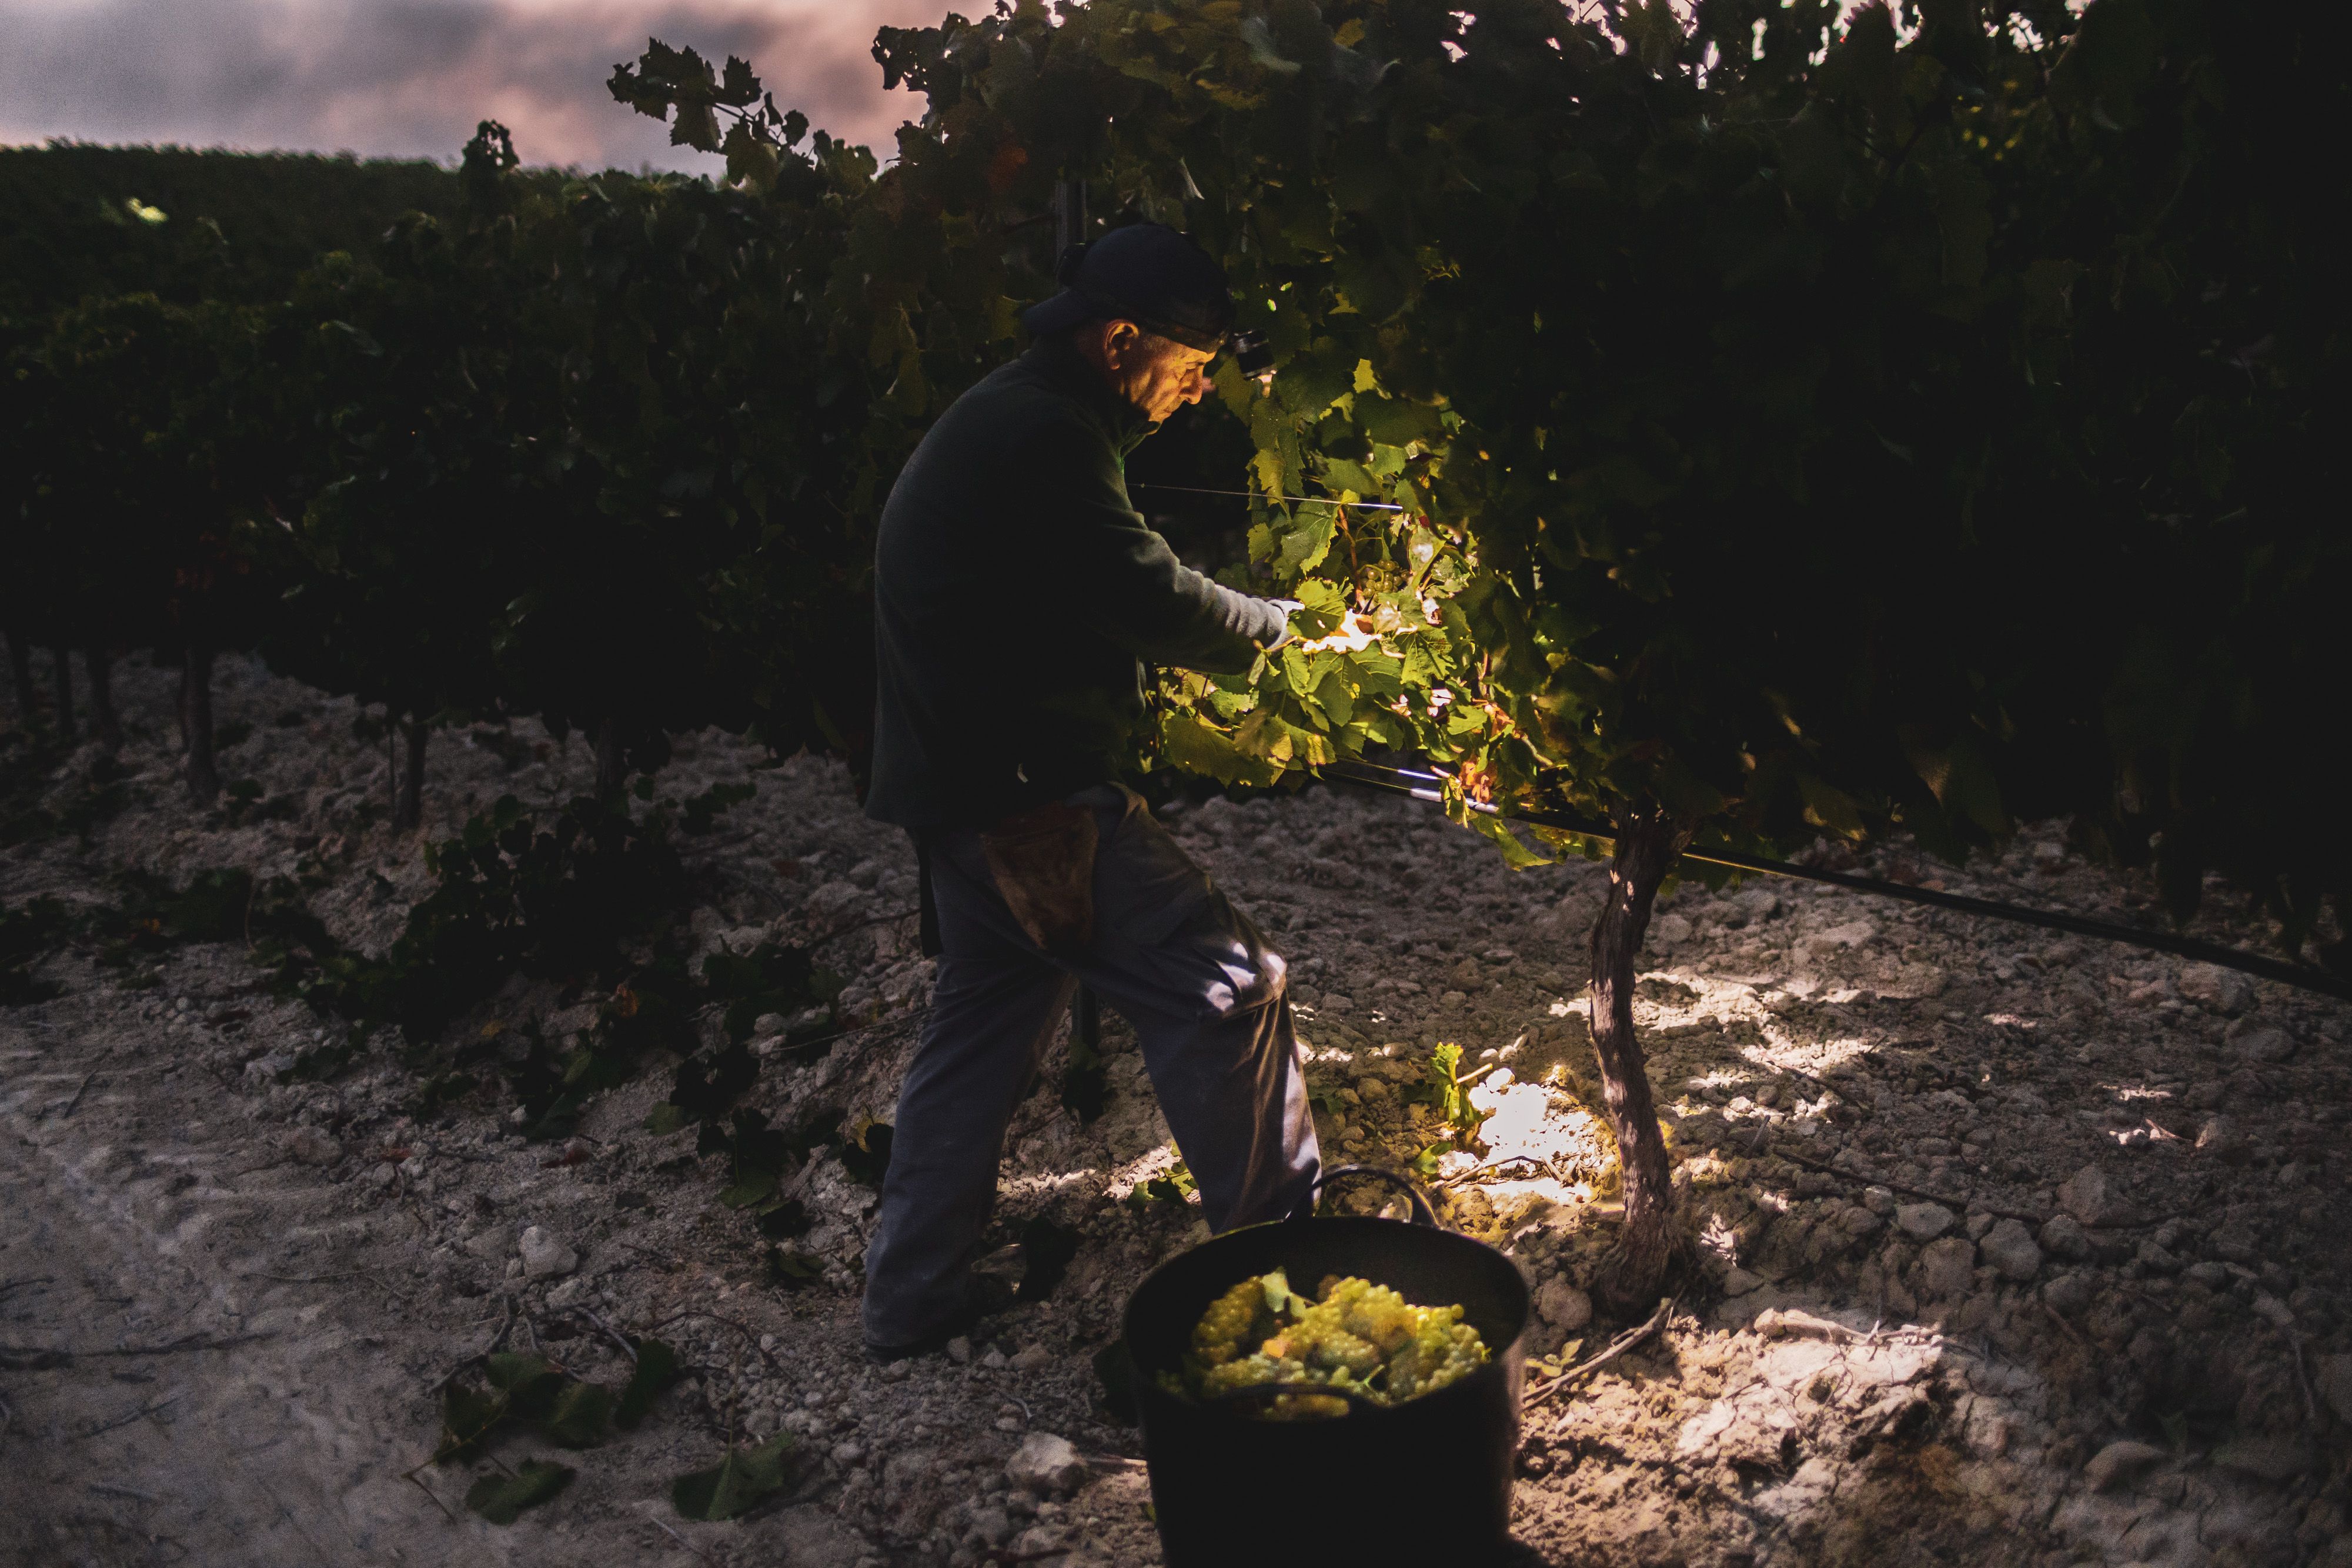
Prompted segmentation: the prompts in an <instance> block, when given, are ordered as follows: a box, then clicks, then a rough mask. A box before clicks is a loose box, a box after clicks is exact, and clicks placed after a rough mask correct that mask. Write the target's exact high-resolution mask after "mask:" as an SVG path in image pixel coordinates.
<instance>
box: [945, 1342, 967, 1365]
mask: <svg viewBox="0 0 2352 1568" xmlns="http://www.w3.org/2000/svg"><path fill="white" fill-rule="evenodd" d="M948 1359H949V1360H950V1361H952V1362H954V1363H955V1364H957V1365H958V1366H965V1365H969V1364H971V1341H970V1340H968V1339H966V1338H965V1337H964V1336H963V1335H961V1334H958V1335H956V1336H955V1338H953V1339H951V1340H950V1341H948Z"/></svg>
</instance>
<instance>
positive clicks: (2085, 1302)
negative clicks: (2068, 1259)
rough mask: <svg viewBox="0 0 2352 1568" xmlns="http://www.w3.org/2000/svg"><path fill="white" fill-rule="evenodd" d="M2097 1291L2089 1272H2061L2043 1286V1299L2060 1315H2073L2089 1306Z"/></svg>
mask: <svg viewBox="0 0 2352 1568" xmlns="http://www.w3.org/2000/svg"><path fill="white" fill-rule="evenodd" d="M2097 1291H2098V1287H2097V1285H2096V1284H2095V1283H2094V1282H2093V1281H2092V1279H2091V1276H2090V1275H2088V1274H2083V1273H2075V1274H2061V1275H2059V1276H2058V1277H2057V1278H2056V1279H2054V1280H2053V1281H2050V1282H2049V1283H2048V1284H2046V1285H2044V1286H2042V1300H2043V1301H2047V1302H2048V1303H2050V1306H2051V1308H2052V1310H2053V1311H2055V1312H2058V1313H2059V1314H2060V1315H2062V1316H2066V1317H2072V1316H2074V1314H2076V1313H2078V1312H2082V1311H2083V1310H2084V1308H2085V1307H2088V1306H2089V1305H2090V1304H2091V1298H2092V1297H2093V1296H2094V1295H2095V1294H2096V1293H2097Z"/></svg>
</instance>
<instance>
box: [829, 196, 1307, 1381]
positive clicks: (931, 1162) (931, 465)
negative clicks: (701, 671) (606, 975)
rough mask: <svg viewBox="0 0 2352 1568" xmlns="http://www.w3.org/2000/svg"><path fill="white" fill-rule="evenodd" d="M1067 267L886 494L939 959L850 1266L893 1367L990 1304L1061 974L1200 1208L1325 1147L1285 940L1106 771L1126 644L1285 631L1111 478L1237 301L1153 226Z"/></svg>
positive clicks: (911, 826) (1213, 653)
mask: <svg viewBox="0 0 2352 1568" xmlns="http://www.w3.org/2000/svg"><path fill="white" fill-rule="evenodd" d="M1062 281H1063V282H1064V283H1065V285H1066V287H1065V289H1064V291H1063V292H1062V293H1060V294H1059V295H1057V296H1055V298H1052V299H1049V300H1047V301H1045V303H1044V304H1042V305H1039V306H1036V307H1034V308H1032V309H1031V310H1029V311H1028V313H1027V314H1026V315H1025V316H1024V318H1023V321H1024V325H1025V326H1026V327H1028V329H1029V330H1030V332H1031V334H1032V336H1033V337H1034V339H1035V344H1034V347H1033V348H1031V349H1030V350H1029V351H1028V352H1027V353H1025V354H1024V355H1023V356H1022V357H1021V358H1020V359H1019V360H1017V361H1014V362H1013V363H1012V364H1009V365H1007V366H1005V367H1004V368H1003V369H1002V370H1000V371H996V372H995V373H994V374H992V375H991V376H989V377H988V378H987V379H986V380H984V381H982V382H980V384H979V385H977V386H975V387H973V388H972V389H971V391H970V392H966V393H964V394H963V396H962V397H961V398H959V399H957V400H956V402H955V403H954V405H953V406H952V407H950V409H949V410H948V411H947V413H945V414H943V415H941V416H940V421H939V423H937V424H935V425H933V426H932V428H931V430H930V432H929V434H927V435H926V436H925V437H924V438H923V441H922V444H921V445H919V447H917V448H916V450H915V455H914V456H913V457H911V458H910V459H908V464H907V466H906V470H905V471H904V472H903V473H902V474H900V475H899V476H898V483H897V485H896V486H893V487H892V489H891V492H890V498H889V501H888V503H887V505H886V506H885V507H883V511H882V527H881V536H880V541H879V545H878V548H877V552H876V572H875V601H876V610H877V652H878V655H879V664H880V697H879V703H878V712H877V722H876V727H875V746H874V782H873V788H872V790H871V792H870V794H869V795H868V797H867V802H866V810H867V812H868V814H869V815H871V816H873V817H875V818H877V819H878V820H880V821H886V822H894V823H897V824H898V825H899V826H901V827H903V828H905V829H907V830H908V832H909V833H910V834H912V835H913V837H914V839H915V842H916V847H917V850H918V852H919V856H920V859H921V862H922V865H923V872H924V880H925V901H924V902H925V907H926V920H925V925H926V927H927V934H926V943H927V946H931V947H933V948H934V949H935V950H936V952H937V956H938V957H939V969H938V976H937V980H936V984H935V988H934V990H933V994H932V1000H931V1011H930V1016H929V1019H927V1020H926V1022H925V1025H924V1029H923V1037H922V1041H921V1044H920V1046H919V1049H918V1051H917V1052H916V1055H915V1059H914V1061H913V1062H912V1063H911V1064H910V1065H909V1066H908V1070H907V1077H906V1082H905V1083H904V1084H903V1085H902V1086H901V1088H900V1090H899V1096H898V1123H897V1132H896V1134H895V1136H894V1138H893V1140H892V1143H891V1155H890V1169H889V1174H888V1176H887V1178H886V1179H885V1181H884V1184H883V1192H882V1213H881V1219H880V1224H879V1226H878V1228H877V1230H876V1232H875V1236H874V1240H873V1244H872V1246H871V1247H870V1249H868V1250H867V1253H866V1303H865V1327H866V1344H867V1347H868V1350H869V1353H870V1354H873V1355H874V1356H876V1357H877V1359H882V1360H895V1359H898V1357H901V1356H905V1355H910V1354H919V1353H922V1352H925V1351H929V1350H931V1349H934V1348H937V1347H938V1346H940V1345H942V1344H944V1343H946V1342H947V1340H948V1339H949V1338H950V1337H951V1336H952V1335H954V1334H956V1333H961V1332H962V1331H963V1330H964V1329H965V1328H967V1327H968V1326H970V1324H971V1322H972V1321H973V1319H974V1318H976V1317H977V1316H978V1315H979V1314H980V1312H981V1311H982V1308H983V1303H982V1301H979V1299H978V1298H977V1297H976V1296H975V1294H974V1286H973V1281H972V1279H971V1260H972V1257H973V1254H974V1252H975V1251H976V1249H977V1248H978V1245H979V1240H980V1236H981V1232H982V1228H983V1227H984V1226H985V1225H986V1223H987V1220H988V1216H989V1211H990V1209H991V1208H992V1206H993V1204H994V1201H995V1196H996V1169H997V1162H998V1160H999V1158H1000V1157H1001V1155H1002V1154H1003V1142H1004V1130H1005V1126H1006V1124H1008V1123H1009V1122H1010V1121H1011V1119H1012V1115H1013V1109H1014V1107H1015V1105H1016V1104H1017V1103H1019V1100H1020V1097H1021V1094H1022V1092H1024V1089H1025V1088H1026V1087H1027V1085H1028V1083H1029V1082H1030V1080H1031V1078H1032V1076H1033V1075H1034V1071H1035V1069H1036V1065H1037V1061H1038V1059H1039V1057H1040V1056H1041V1055H1042V1054H1043V1052H1044V1051H1045V1046H1046V1044H1047V1042H1048V1040H1050V1039H1051V1038H1052V1035H1053V1032H1054V1029H1055V1024H1056V1023H1057V1022H1058V1021H1059V1020H1060V1019H1061V1018H1062V1017H1063V1016H1064V1014H1065V1012H1066V1009H1067V1008H1068V1005H1069V1001H1070V997H1071V993H1072V991H1073V989H1074V988H1075V987H1076V985H1077V984H1078V983H1079V982H1080V981H1084V982H1085V983H1086V984H1087V985H1088V986H1090V987H1092V988H1094V990H1095V992H1096V993H1097V995H1098V996H1100V997H1102V998H1104V999H1105V1000H1107V1001H1108V1002H1109V1003H1110V1004H1111V1006H1113V1007H1114V1008H1116V1009H1118V1011H1119V1012H1120V1013H1121V1014H1122V1015H1123V1016H1125V1017H1126V1018H1127V1019H1128V1020H1129V1022H1130V1023H1132V1024H1133V1025H1134V1026H1135V1030H1136V1034H1137V1037H1138V1039H1139V1041H1140V1043H1141V1046H1142V1050H1143V1059H1144V1066H1145V1068H1146V1070H1147V1071H1149V1072H1150V1077H1151V1082H1152V1087H1153V1089H1154V1090H1155V1092H1157V1093H1158V1094H1159V1096H1160V1108H1161V1109H1162V1110H1163V1111H1164V1112H1165V1113H1166V1114H1167V1117H1168V1124H1169V1126H1170V1127H1171V1129H1172V1130H1173V1131H1174V1133H1175V1134H1176V1142H1177V1145H1178V1146H1179V1147H1180V1148H1181V1150H1182V1152H1183V1155H1184V1157H1185V1159H1186V1161H1187V1162H1188V1163H1189V1164H1190V1165H1191V1166H1192V1174H1193V1177H1194V1179H1195V1180H1196V1181H1197V1182H1198V1183H1199V1186H1200V1192H1201V1200H1202V1209H1203V1211H1204V1213H1205V1215H1206V1217H1207V1218H1208V1221H1209V1225H1210V1227H1211V1228H1213V1229H1216V1230H1223V1229H1226V1228H1231V1227H1233V1226H1236V1225H1244V1224H1250V1223H1253V1222H1255V1221H1257V1220H1262V1219H1272V1218H1278V1217H1280V1216H1282V1215H1284V1214H1286V1213H1288V1212H1289V1211H1290V1210H1291V1209H1292V1208H1293V1207H1295V1206H1297V1204H1298V1203H1299V1202H1300V1201H1301V1199H1303V1198H1304V1197H1306V1196H1307V1193H1308V1192H1309V1191H1310V1190H1311V1188H1312V1186H1313V1184H1314V1181H1315V1177H1316V1174H1317V1170H1318V1152H1317V1148H1316V1143H1315V1127H1314V1124H1313V1122H1312V1121H1311V1120H1310V1118H1309V1117H1308V1114H1307V1094H1306V1084H1305V1082H1304V1081H1303V1079H1302V1077H1301V1075H1300V1071H1299V1065H1298V1054H1297V1041H1296V1040H1294V1038H1293V1036H1292V1033H1291V1021H1290V1007H1289V1003H1288V1001H1287V1000H1286V998H1285V995H1284V978H1283V963H1282V960H1281V958H1280V957H1278V956H1276V954H1275V953H1273V952H1272V951H1271V950H1270V949H1268V947H1267V946H1266V945H1265V938H1264V936H1261V935H1260V934H1259V932H1258V930H1257V928H1256V927H1255V925H1252V924H1251V923H1250V922H1249V921H1248V920H1247V919H1246V918H1244V916H1243V915H1241V913H1240V912H1239V911H1237V910H1235V909H1234V906H1233V905H1232V904H1230V903H1229V902H1227V900H1226V898H1225V896H1224V894H1223V893H1221V892H1219V891H1218V890H1217V889H1216V888H1215V887H1214V886H1213V884H1212V883H1210V881H1209V878H1208V876H1207V875H1206V874H1205V873H1202V871H1201V869H1200V868H1199V867H1198V866H1196V865H1194V864H1193V863H1192V860H1191V859H1190V858H1189V857H1187V856H1186V855H1185V853H1184V852H1183V851H1182V850H1181V849H1180V848H1178V847H1177V845H1176V843H1175V842H1174V841H1173V840H1171V838H1170V837H1169V836H1168V834H1167V833H1166V831H1163V830H1162V829H1161V828H1160V825H1159V823H1158V822H1156V821H1153V819H1152V817H1151V814H1150V811H1149V810H1147V809H1145V807H1144V805H1143V802H1142V800H1140V798H1139V797H1138V796H1137V795H1135V794H1134V793H1133V792H1132V791H1131V790H1129V789H1126V788H1125V787H1123V786H1121V785H1119V784H1118V783H1117V782H1115V779H1116V778H1117V776H1118V772H1119V770H1120V767H1121V762H1122V759H1123V758H1126V757H1129V756H1131V755H1132V754H1133V751H1134V747H1135V741H1136V739H1137V737H1138V736H1139V733H1140V732H1141V730H1142V729H1143V727H1144V726H1145V725H1146V723H1147V710H1146V708H1145V704H1144V669H1143V664H1144V662H1146V661H1149V662H1150V663H1153V664H1175V665H1181V666H1184V667H1186V668H1190V669H1197V670H1208V671H1214V672H1225V671H1240V670H1246V669H1248V668H1249V667H1250V664H1252V662H1253V661H1255V658H1256V657H1257V655H1258V653H1259V652H1260V651H1261V650H1262V649H1265V648H1269V647H1273V646H1275V645H1276V644H1277V643H1280V642H1282V641H1283V640H1284V639H1285V638H1286V635H1287V619H1286V615H1285V613H1284V611H1283V610H1282V608H1281V607H1279V606H1277V605H1276V604H1274V603H1271V602H1269V601H1265V600H1261V599H1253V598H1251V597H1249V596H1248V595H1246V594H1242V593H1236V592H1234V591H1232V590H1231V589H1228V588H1224V587H1223V586H1221V585H1219V584H1217V583H1215V582H1212V581H1210V580H1208V579H1206V578H1204V577H1202V575H1201V574H1200V573H1198V572H1195V571H1192V570H1189V569H1187V568H1186V567H1185V566H1183V565H1182V564H1181V562H1180V561H1178V560H1177V559H1176V557H1175V554H1174V553H1173V552H1172V551H1171V549H1169V548H1168V543H1167V541H1166V540H1164V539H1162V538H1160V536H1159V535H1158V534H1156V533H1154V532H1152V531H1151V530H1150V528H1147V527H1146V526H1145V525H1144V521H1143V518H1142V517H1140V516H1139V515H1138V513H1137V512H1136V510H1135V509H1134V507H1131V506H1129V503H1128V496H1127V483H1126V477H1125V459H1126V455H1127V454H1128V452H1129V451H1130V450H1131V449H1132V448H1133V447H1134V446H1135V444H1137V443H1138V442H1139V441H1141V440H1142V439H1143V438H1144V437H1145V436H1147V435H1149V434H1151V432H1153V431H1154V430H1156V429H1158V428H1159V426H1160V422H1161V421H1162V420H1165V419H1166V418H1168V417H1169V416H1170V415H1171V414H1172V413H1175V412H1176V410H1177V409H1178V407H1180V406H1181V405H1182V404H1185V403H1197V402H1200V401H1201V399H1202V396H1203V395H1204V394H1205V393H1206V392H1208V390H1209V379H1208V376H1207V373H1206V372H1207V370H1208V367H1209V365H1210V363H1211V361H1213V359H1214V358H1215V356H1216V353H1217V350H1218V349H1219V348H1220V347H1221V346H1222V345H1223V341H1224V339H1225V337H1226V335H1227V333H1228V332H1229V331H1230V330H1231V329H1232V326H1233V321H1234V306H1233V301H1232V298H1231V296H1230V295H1229V294H1228V293H1227V290H1226V286H1225V279H1224V276H1223V272H1222V271H1221V270H1220V269H1219V268H1218V267H1217V265H1216V264H1215V263H1214V262H1213V261H1212V260H1211V259H1210V258H1209V257H1208V256H1206V255H1204V254H1203V253H1202V252H1201V251H1200V250H1199V249H1198V248H1196V247H1195V246H1193V245H1192V243H1191V242H1190V241H1189V240H1187V239H1185V238H1184V237H1183V236H1182V235H1179V234H1178V233H1176V231H1174V230H1173V229H1169V228H1164V227H1162V226H1160V225H1156V224H1137V225H1131V226H1129V227H1127V228H1122V229H1118V230H1115V231H1113V232H1112V233H1110V234H1108V235H1105V236H1103V237H1102V238H1101V239H1099V240H1097V241H1096V242H1095V243H1094V244H1093V245H1091V246H1087V248H1086V249H1085V250H1084V251H1083V252H1076V251H1074V252H1073V255H1072V256H1071V257H1069V258H1066V260H1065V263H1064V266H1063V271H1062ZM934 924H935V931H936V936H932V935H931V928H933V927H934Z"/></svg>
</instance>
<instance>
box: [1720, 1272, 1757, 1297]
mask: <svg viewBox="0 0 2352 1568" xmlns="http://www.w3.org/2000/svg"><path fill="white" fill-rule="evenodd" d="M1763 1283H1764V1276H1763V1275H1761V1274H1758V1273H1754V1272H1751V1271H1750V1270H1746V1269H1742V1268H1739V1267H1738V1266H1737V1265H1735V1266H1733V1267H1732V1268H1730V1269H1727V1270H1725V1271H1724V1275H1723V1293H1724V1294H1725V1295H1727V1296H1744V1295H1746V1294H1748V1292H1749V1291H1754V1290H1758V1289H1760V1288H1761V1287H1762V1285H1763Z"/></svg>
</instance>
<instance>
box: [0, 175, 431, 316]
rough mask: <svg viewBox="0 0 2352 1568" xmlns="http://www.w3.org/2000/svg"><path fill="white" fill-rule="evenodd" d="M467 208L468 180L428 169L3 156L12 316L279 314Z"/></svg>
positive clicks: (5, 299)
mask: <svg viewBox="0 0 2352 1568" xmlns="http://www.w3.org/2000/svg"><path fill="white" fill-rule="evenodd" d="M456 204H457V180H456V179H455V177H453V176H452V175H451V173H450V172H449V171H448V170H447V169H446V168H444V167H442V166H441V165H439V164H437V163H433V162H427V161H425V160H424V159H416V160H414V161H407V162H391V161H380V160H369V161H366V162H358V161H354V160H352V159H351V158H349V157H326V156H320V155H317V154H304V153H285V152H272V153H259V154H256V153H242V152H194V151H192V150H189V149H186V148H179V147H94V146H90V145H88V144H86V143H82V142H73V141H52V142H50V143H49V144H48V145H47V146H46V147H7V148H0V317H16V318H19V319H38V318H41V317H44V316H47V314H49V313H50V312H51V311H54V310H58V309H63V308H68V307H71V306H74V305H77V304H79V303H80V302H81V301H82V300H83V299H85V298H90V297H93V296H104V295H123V294H154V295H158V296H160V297H162V298H165V299H169V300H172V301H173V302H174V303H176V304H181V305H194V304H196V303H198V302H200V301H203V300H207V299H221V300H227V301H229V302H231V303H235V304H239V305H263V304H268V303H270V302H272V301H275V300H279V299H283V298H286V297H287V296H288V295H289V293H290V292H292V288H293V284H294V279H295V278H296V277H297V276H298V275H299V274H300V273H301V272H302V270H303V269H304V268H306V267H310V265H311V264H312V263H313V262H314V261H316V260H317V258H318V257H319V256H321V255H324V254H325V253H327V252H329V251H335V250H355V249H359V248H362V247H363V246H366V245H367V244H368V243H370V242H371V241H372V240H373V239H374V238H375V236H376V235H380V234H382V233H383V230H384V228H385V226H386V225H389V224H390V223H391V222H392V221H393V220H394V218H396V217H398V216H399V215H400V214H403V213H406V212H415V211H424V212H436V213H439V212H446V211H448V210H449V209H450V208H451V207H453V206H455V205H456Z"/></svg>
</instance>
